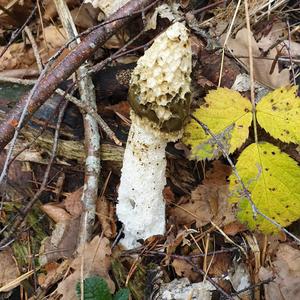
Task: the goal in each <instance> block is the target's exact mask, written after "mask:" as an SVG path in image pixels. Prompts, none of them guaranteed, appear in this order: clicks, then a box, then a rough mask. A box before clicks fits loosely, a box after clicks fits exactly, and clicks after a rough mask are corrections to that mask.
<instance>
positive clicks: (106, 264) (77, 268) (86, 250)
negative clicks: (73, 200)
mask: <svg viewBox="0 0 300 300" xmlns="http://www.w3.org/2000/svg"><path fill="white" fill-rule="evenodd" d="M82 262H83V266H84V270H83V278H87V277H91V276H100V277H102V278H103V279H104V280H105V281H106V282H107V284H108V287H109V289H110V291H111V293H114V292H115V284H114V282H113V281H112V280H111V278H110V276H109V274H108V272H109V269H110V266H111V248H110V242H109V240H108V239H107V238H105V237H102V238H101V237H99V236H96V237H94V239H93V240H92V241H91V242H90V243H87V244H85V245H83V246H82V247H80V248H79V250H78V256H77V257H76V258H75V259H74V260H73V262H72V263H71V265H70V268H71V269H72V270H73V271H74V272H73V273H72V274H71V275H69V276H68V277H67V278H65V279H64V280H63V281H62V282H60V283H59V285H58V287H57V291H58V293H59V294H61V295H63V297H62V300H70V299H77V298H76V288H75V287H76V284H77V282H79V281H80V278H81V266H82Z"/></svg>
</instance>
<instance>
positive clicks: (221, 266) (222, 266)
mask: <svg viewBox="0 0 300 300" xmlns="http://www.w3.org/2000/svg"><path fill="white" fill-rule="evenodd" d="M231 264H232V260H231V256H230V254H229V253H221V254H218V255H217V256H208V257H207V266H209V269H208V274H209V275H211V276H216V277H221V276H222V275H224V274H227V272H228V270H229V267H230V266H231Z"/></svg>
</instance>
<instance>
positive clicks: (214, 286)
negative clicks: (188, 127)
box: [0, 0, 300, 300]
mask: <svg viewBox="0 0 300 300" xmlns="http://www.w3.org/2000/svg"><path fill="white" fill-rule="evenodd" d="M82 2H84V3H82ZM88 2H89V3H88ZM137 3H139V4H137ZM65 4H67V6H68V7H69V10H70V12H71V15H67V14H64V9H62V8H61V7H62V6H63V5H65ZM59 5H62V6H61V7H60V8H57V6H59ZM122 5H127V8H126V9H123V8H120V7H122ZM119 8H120V10H119V12H117V16H118V18H116V17H114V16H115V15H114V13H115V12H116V11H117V10H118V9H119ZM178 20H179V21H181V22H184V23H185V24H186V27H187V28H188V29H189V36H190V42H191V50H192V76H191V77H192V84H191V86H192V87H191V89H192V103H191V112H194V111H196V110H197V109H198V108H199V107H200V106H201V105H203V104H204V103H205V101H208V100H204V99H207V98H205V96H206V95H207V94H208V93H209V91H211V90H216V89H217V88H218V89H221V88H227V89H231V90H235V91H237V92H239V93H240V94H241V95H242V96H243V97H245V98H246V99H249V103H250V105H251V102H250V99H252V105H253V106H254V107H255V105H256V103H259V101H260V99H262V98H263V97H264V96H265V95H266V94H268V93H269V92H271V91H273V90H275V91H279V90H277V89H280V88H285V87H291V86H296V85H297V84H298V83H299V78H300V76H299V74H300V68H299V63H300V55H299V54H300V30H299V20H300V3H299V1H297V0H289V1H288V0H280V1H270V0H248V1H247V0H245V1H216V0H214V1H210V0H207V1H194V0H177V1H175V0H174V1H154V0H152V1H151V0H142V1H137V0H129V1H128V0H123V1H122V0H111V1H106V0H105V1H95V0H89V1H79V0H55V1H50V0H45V1H32V0H27V1H14V0H0V151H1V152H0V190H1V194H0V199H1V202H0V269H1V271H0V299H22V300H23V299H52V300H54V299H64V300H70V299H87V300H93V299H95V300H96V299H104V300H105V299H123V300H125V299H136V300H140V299H147V300H148V299H163V300H164V299H165V300H167V299H182V300H183V299H201V300H206V299H207V300H210V299H243V300H248V299H249V300H250V299H255V300H259V299H266V300H284V299H300V289H299V285H300V247H299V241H300V230H299V221H298V220H297V219H300V211H298V209H297V208H299V204H298V203H300V190H299V188H298V187H297V182H300V177H299V171H298V170H296V169H295V170H296V171H295V172H292V171H291V172H289V170H287V171H286V172H285V171H281V174H279V175H278V176H279V177H280V178H281V179H282V180H281V179H278V181H277V182H276V184H275V187H276V188H277V187H278V188H279V189H281V197H282V199H283V200H282V201H287V202H285V203H288V204H287V205H285V207H284V206H283V205H281V204H280V202H279V200H278V199H276V195H275V196H274V197H273V198H271V199H270V201H269V202H267V203H264V204H260V202H259V201H260V199H257V198H255V193H254V191H252V190H251V184H252V181H253V180H256V179H258V178H254V177H255V176H254V177H249V178H250V179H249V178H248V182H246V186H247V187H248V185H249V189H250V190H249V191H250V193H249V197H251V196H253V201H254V202H255V205H256V206H257V207H258V208H259V209H260V212H261V213H263V214H266V215H268V212H269V210H271V211H277V215H278V218H276V217H274V218H273V217H272V215H270V218H271V219H270V220H269V221H268V220H263V221H262V220H261V219H260V218H261V215H260V216H258V219H257V220H256V219H255V216H254V217H253V214H252V212H251V209H250V208H249V207H251V206H250V204H249V203H248V205H249V206H248V209H250V213H251V218H252V219H253V218H254V219H253V220H254V221H253V222H254V224H255V226H256V228H257V229H261V228H260V224H261V223H259V222H267V224H269V225H270V222H271V223H272V220H273V222H275V221H276V222H278V224H279V225H278V226H277V227H276V226H275V227H274V228H276V230H274V233H273V234H268V233H266V232H264V230H262V231H261V230H257V229H253V226H252V227H251V226H250V227H249V226H248V227H247V222H245V217H243V216H240V217H239V213H237V212H239V211H241V209H242V207H241V206H239V203H232V202H230V201H228V199H229V198H230V197H231V196H232V195H231V191H230V184H231V183H232V180H231V179H230V178H232V177H230V176H232V175H231V174H232V172H233V170H237V171H239V170H240V169H239V168H240V167H239V165H238V164H237V162H238V161H239V157H240V156H241V157H242V155H241V154H242V153H245V152H246V151H244V150H245V149H246V150H247V149H248V148H247V147H248V146H249V145H251V143H257V140H259V141H266V142H268V143H271V144H272V145H274V146H276V147H277V148H276V149H280V152H282V153H286V154H288V156H286V157H288V158H287V159H289V163H291V165H293V166H295V168H298V164H299V162H300V149H299V141H300V138H299V133H297V132H298V131H299V126H300V123H299V120H297V119H296V121H295V123H292V124H290V122H288V119H285V120H286V123H285V125H286V124H288V125H286V126H287V127H284V128H285V129H284V130H285V131H284V132H285V134H287V135H288V134H289V131H291V129H292V131H293V132H295V136H296V138H295V139H291V140H288V139H280V138H279V137H277V136H276V134H272V132H271V131H269V130H264V129H263V128H265V127H264V126H262V128H258V129H257V130H256V124H255V122H253V124H252V125H251V126H250V123H249V126H250V128H249V134H248V133H247V134H248V135H249V136H248V135H247V136H246V137H245V138H244V140H243V141H242V143H241V144H240V145H238V147H236V148H235V149H234V151H231V152H230V155H222V153H221V152H222V151H221V152H220V151H219V154H218V155H216V156H215V157H213V159H210V160H206V159H199V156H198V154H199V153H198V152H197V154H196V155H194V156H192V155H191V153H193V150H191V148H190V146H189V143H185V144H184V140H181V141H180V140H179V141H176V142H172V143H169V144H168V146H167V148H166V157H167V169H166V179H167V185H166V186H165V188H164V190H163V196H164V200H165V203H166V233H165V234H164V235H157V236H153V237H149V238H148V239H147V240H145V241H141V244H140V246H139V247H137V248H135V249H130V250H128V249H124V248H122V246H121V245H120V243H119V242H120V239H122V237H123V236H122V234H123V227H122V223H121V222H120V221H118V218H117V216H116V203H117V200H118V188H119V184H120V176H121V170H122V163H123V154H124V150H125V147H126V140H127V136H128V132H129V128H130V124H131V120H130V105H129V102H128V101H127V95H128V88H129V84H130V75H131V73H132V70H133V69H134V67H135V66H136V63H137V61H138V59H139V58H140V57H141V56H143V54H144V51H145V50H146V49H148V48H149V47H151V45H152V43H153V41H154V40H155V38H156V37H157V36H159V34H161V33H162V32H164V31H165V30H166V28H167V27H168V26H170V24H171V23H174V22H176V21H178ZM72 23H73V24H75V26H74V27H72V26H71V25H70V24H72ZM66 26H69V27H68V28H70V27H72V28H73V29H72V30H70V29H69V30H70V31H71V33H70V32H69V31H68V30H67V31H66V30H65V29H66V28H67V27H66ZM74 28H76V30H77V31H78V33H79V37H80V39H81V41H79V40H78V36H76V34H77V33H76V30H74ZM107 28H108V29H107ZM109 31H111V32H112V36H111V37H110V36H109V35H108V32H109ZM70 34H71V35H70ZM72 34H73V35H75V36H76V38H74V39H73V41H72V42H71V43H70V36H72ZM93 34H94V36H93ZM89 38H90V40H89V41H91V40H92V39H94V40H93V41H96V40H97V39H98V40H99V41H100V42H99V41H98V42H97V43H98V45H97V47H96V49H91V50H87V51H90V52H89V53H87V52H85V50H83V49H87V48H88V47H87V48H84V47H85V46H86V45H87V44H88V42H87V41H88V39H89ZM249 41H250V42H251V43H250V45H249ZM77 42H78V43H79V42H80V43H79V46H77ZM90 43H91V42H90ZM80 47H81V48H80ZM91 48H92V47H91ZM72 49H74V50H72ZM72 51H73V52H72ZM57 53H58V54H57ZM70 53H74V55H73V57H71V56H72V55H70ZM55 54H57V55H55ZM84 55H86V56H84ZM249 55H251V59H249ZM87 58H88V59H89V60H88V63H84V62H86V60H87ZM83 63H84V67H83V68H80V69H79V70H78V67H79V66H80V65H82V64H83ZM75 71H76V75H74V74H75V73H74V72H75ZM86 72H89V75H86ZM83 77H85V78H86V80H85V79H83ZM90 79H91V80H92V82H93V84H91V83H90V81H89V80H90ZM58 89H60V92H59V90H58ZM55 90H56V92H55V93H54V91H55ZM282 91H283V92H282V93H285V91H286V92H287V93H288V88H287V90H284V89H283V90H282ZM94 93H95V95H96V97H93V95H94ZM71 94H72V95H71ZM276 95H278V94H276ZM72 97H73V98H72ZM224 97H225V96H224ZM74 98H75V99H74ZM76 98H81V99H83V98H84V99H92V100H91V102H90V103H84V104H82V102H80V101H78V100H76ZM26 99H27V100H28V101H27V102H26ZM287 99H289V98H287ZM30 101H31V102H30ZM76 101H77V102H76ZM93 101H94V102H93ZM218 101H220V103H223V102H224V103H227V102H228V101H229V100H228V98H226V99H225V98H224V99H223V98H222V96H221V97H220V99H219V100H218ZM291 101H293V103H294V104H293V107H292V108H291V109H290V110H289V111H288V113H290V112H291V113H290V115H291V116H292V115H295V114H298V112H299V113H300V99H299V98H298V97H296V96H295V97H294V98H293V99H292V100H291ZM271 102H272V100H271ZM32 103H34V104H32ZM80 103H81V104H80ZM16 104H18V105H17V107H19V109H18V108H16V107H15V105H16ZM26 105H28V106H26ZM224 105H225V104H224ZM287 105H288V104H287ZM207 106H208V104H207ZM238 106H239V104H237V107H238ZM257 107H258V106H257ZM275 109H276V107H275ZM275 109H274V106H273V110H275ZM96 110H97V112H96ZM250 110H251V109H250ZM228 111H229V108H228ZM23 112H25V113H24V116H22V113H23ZM249 113H250V114H251V112H249ZM88 114H90V115H88ZM224 115H227V110H226V109H224ZM99 116H100V117H99ZM22 117H23V121H20V120H22ZM202 121H203V120H202ZM275 121H276V120H275V117H274V118H272V119H271V121H269V124H270V125H271V126H272V125H273V123H274V124H275ZM203 122H204V121H203ZM234 122H235V121H234ZM234 122H233V126H234V125H235V123H234ZM249 122H251V121H249ZM258 122H259V123H260V120H259V119H258ZM95 124H96V125H95ZM97 124H98V125H99V132H97V130H94V129H93V128H95V127H97ZM207 125H208V124H207ZM285 125H283V126H285ZM19 126H20V127H22V129H21V128H19ZM93 126H94V127H93ZM266 126H267V125H266ZM273 126H275V125H273ZM208 127H210V126H208ZM254 127H255V130H254ZM210 129H211V130H212V131H213V132H214V133H215V134H217V133H218V132H215V131H214V130H213V128H210ZM199 130H200V127H199ZM14 133H16V134H15V137H14V138H13V134H14ZM224 139H225V140H226V137H225V138H224ZM93 141H96V146H95V143H93ZM9 142H10V144H9ZM97 143H100V145H101V146H100V155H98V154H99V151H98V148H97ZM223 150H224V149H223ZM224 151H225V150H224ZM225 152H226V151H225ZM272 153H273V152H272ZM194 154H195V153H194ZM223 154H224V153H223ZM225 154H226V153H225ZM227 154H229V153H227ZM199 155H200V154H199ZM91 156H92V157H93V159H95V161H96V162H97V164H96V166H97V167H96V168H95V169H93V168H92V167H91V165H89V163H90V162H89V161H88V159H86V158H87V157H91ZM229 156H230V158H229ZM195 158H196V159H195ZM249 159H250V158H249ZM241 160H242V158H241ZM231 163H232V164H233V165H236V164H237V167H236V168H235V167H234V168H232V165H231ZM285 163H287V164H288V162H286V161H285V160H284V161H280V163H279V165H280V166H279V167H281V166H282V165H284V164H285ZM253 164H254V165H255V163H253ZM279 167H278V168H279ZM249 168H250V167H249ZM255 168H256V169H259V167H258V166H255ZM282 170H285V169H282ZM293 170H294V169H293ZM265 171H268V170H266V169H265V170H262V171H258V172H262V174H264V173H263V172H265ZM278 172H279V171H278ZM242 175H243V174H242V172H241V177H243V176H242ZM246 175H247V174H246ZM257 176H258V177H259V175H257ZM251 180H252V181H251ZM286 181H288V182H295V185H294V186H293V187H291V188H287V189H284V188H283V187H282V186H283V183H284V182H286ZM93 182H94V183H93ZM247 184H248V185H247ZM145 185H147V183H146V182H145ZM254 188H255V187H253V189H254ZM245 192H248V191H247V189H246V191H245ZM264 193H265V191H263V192H262V194H264ZM267 193H269V192H268V191H266V194H267ZM243 197H245V195H244V196H243ZM241 198H242V196H241ZM246 198H247V197H246ZM262 198H263V196H262ZM290 205H291V206H292V207H291V208H290V209H289V210H288V207H289V206H290ZM252 208H253V207H252ZM88 209H91V211H95V215H93V214H92V215H90V214H89V213H87V211H88ZM244 209H245V207H244ZM285 210H286V211H285ZM278 211H279V212H280V213H279V212H278ZM281 213H282V215H284V216H286V218H287V219H290V220H293V222H292V221H289V220H288V221H287V222H286V220H283V221H282V219H283V217H282V218H281V217H280V214H281ZM289 216H290V217H289ZM281 221H282V222H281ZM141 222H142V220H141ZM250 223H251V222H250ZM263 224H265V223H263ZM276 224H277V223H276ZM248 225H249V224H248ZM273 225H274V224H273ZM273 225H272V224H271V226H273ZM255 226H254V227H255Z"/></svg>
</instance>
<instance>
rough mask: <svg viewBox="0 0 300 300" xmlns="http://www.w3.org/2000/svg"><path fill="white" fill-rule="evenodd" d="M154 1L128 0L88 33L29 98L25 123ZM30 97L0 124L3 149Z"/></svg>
mask: <svg viewBox="0 0 300 300" xmlns="http://www.w3.org/2000/svg"><path fill="white" fill-rule="evenodd" d="M153 2H154V0H140V1H135V0H132V1H129V2H128V3H127V4H126V5H124V6H123V7H121V8H120V9H119V10H118V11H117V12H116V13H114V14H112V15H111V16H110V18H109V19H108V20H107V22H106V25H105V26H102V27H99V28H97V29H96V30H94V31H92V32H91V33H90V34H88V35H87V36H86V38H85V39H84V40H83V41H82V42H81V43H80V44H79V45H78V46H77V47H76V48H75V49H74V50H72V51H70V53H69V54H68V55H67V56H66V57H65V58H64V59H63V60H62V61H61V62H60V63H59V64H57V65H56V66H55V67H54V69H53V70H51V71H50V72H48V73H46V74H45V75H44V76H43V77H42V79H41V81H40V84H39V85H38V86H37V88H36V89H35V92H34V93H33V95H32V97H31V99H30V103H29V106H28V111H27V115H26V117H25V120H24V123H26V122H28V120H29V119H30V117H31V116H32V114H33V113H34V112H35V111H36V110H37V109H38V108H39V107H40V106H41V105H42V104H43V103H44V102H45V101H46V100H47V99H48V98H49V97H50V96H51V95H52V94H53V92H54V91H55V89H56V88H57V87H58V85H59V84H60V83H61V82H62V81H63V80H66V79H67V78H68V77H69V76H70V75H71V74H72V73H73V72H74V71H75V70H76V69H78V67H79V66H80V65H81V64H82V63H83V62H84V61H85V60H87V59H88V58H89V57H91V55H93V54H94V53H95V51H96V50H97V48H98V47H99V46H101V45H102V44H103V43H104V42H105V41H106V40H107V39H108V38H110V37H111V36H112V35H113V34H114V33H115V32H116V31H117V30H119V29H120V28H121V27H122V26H124V25H125V24H126V23H127V22H128V21H129V20H130V19H131V18H133V17H134V16H135V12H137V11H139V10H141V9H143V8H145V7H146V6H148V5H150V4H152V3H153ZM28 97H29V96H28V95H26V96H25V97H23V98H22V100H21V101H20V102H19V103H18V104H17V105H16V107H15V108H14V109H12V110H11V111H10V113H9V114H8V115H7V116H6V118H5V120H4V121H3V122H2V123H1V124H0V151H1V150H3V149H4V147H5V146H6V145H7V144H8V143H9V141H10V140H11V138H12V137H13V135H14V132H15V129H16V127H17V125H18V122H19V119H20V116H21V114H22V111H23V110H24V107H25V105H26V103H27V101H28ZM22 125H24V124H22Z"/></svg>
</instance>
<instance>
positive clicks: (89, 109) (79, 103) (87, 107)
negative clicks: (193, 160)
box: [55, 89, 122, 146]
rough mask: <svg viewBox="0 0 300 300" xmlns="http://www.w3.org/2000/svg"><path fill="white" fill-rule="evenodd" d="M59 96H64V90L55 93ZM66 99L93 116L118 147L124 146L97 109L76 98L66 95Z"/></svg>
mask: <svg viewBox="0 0 300 300" xmlns="http://www.w3.org/2000/svg"><path fill="white" fill-rule="evenodd" d="M55 92H56V93H57V94H59V95H61V96H62V95H64V94H65V92H64V91H63V90H62V89H57V90H56V91H55ZM66 99H67V100H69V101H70V102H72V103H74V104H75V105H76V106H78V107H79V108H80V109H82V110H83V111H84V112H86V113H88V114H89V115H91V116H92V117H93V118H94V119H95V120H96V121H97V123H98V125H99V126H100V128H101V129H102V130H103V131H104V132H105V133H106V134H107V136H108V137H109V138H110V139H111V140H112V141H114V142H115V143H116V144H117V145H118V146H122V142H121V141H120V140H119V139H118V138H117V137H116V135H115V133H114V132H113V131H112V130H111V129H110V128H109V126H108V125H107V124H106V122H105V121H104V120H103V119H102V118H101V116H100V115H99V114H98V113H97V111H96V110H95V108H93V107H92V106H90V105H89V103H87V102H82V101H80V100H79V99H77V98H76V97H74V96H72V95H70V94H66Z"/></svg>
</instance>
